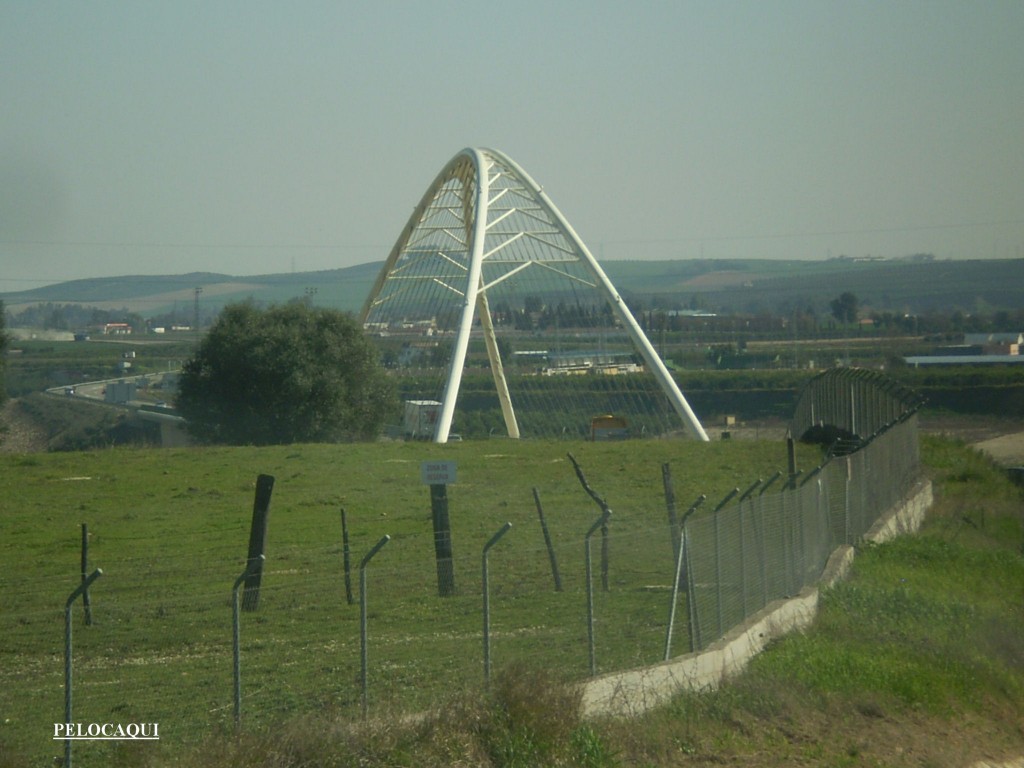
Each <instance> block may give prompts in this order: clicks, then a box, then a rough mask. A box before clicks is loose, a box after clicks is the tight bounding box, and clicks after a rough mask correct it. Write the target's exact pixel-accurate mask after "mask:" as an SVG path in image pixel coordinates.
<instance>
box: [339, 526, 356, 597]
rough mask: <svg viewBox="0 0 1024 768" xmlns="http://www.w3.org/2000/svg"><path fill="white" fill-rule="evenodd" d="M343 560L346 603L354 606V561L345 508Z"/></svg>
mask: <svg viewBox="0 0 1024 768" xmlns="http://www.w3.org/2000/svg"><path fill="white" fill-rule="evenodd" d="M341 558H342V569H343V570H344V571H345V602H347V603H348V604H349V605H352V603H354V602H355V601H354V600H353V599H352V559H351V551H350V549H349V546H348V520H347V519H346V517H345V508H344V507H342V509H341Z"/></svg>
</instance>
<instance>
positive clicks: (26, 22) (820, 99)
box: [0, 0, 1024, 293]
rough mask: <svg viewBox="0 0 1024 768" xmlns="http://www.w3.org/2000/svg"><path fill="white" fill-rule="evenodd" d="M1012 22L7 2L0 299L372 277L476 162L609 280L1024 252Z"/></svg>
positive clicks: (882, 13) (1019, 52) (816, 6)
mask: <svg viewBox="0 0 1024 768" xmlns="http://www.w3.org/2000/svg"><path fill="white" fill-rule="evenodd" d="M1022 32H1024V3H1022V2H1020V0H925V1H924V2H917V1H916V0H883V1H880V2H874V1H873V0H844V1H843V2H829V1H828V0H777V1H775V0H758V1H757V2H737V1H736V0H713V1H711V2H691V1H689V0H668V1H667V2H658V1H656V0H621V1H618V2H612V1H611V0H588V1H587V2H583V0H574V1H571V2H570V1H568V0H543V2H540V1H535V0H516V2H507V3H492V2H482V1H481V0H468V1H466V2H456V1H454V0H431V1H430V2H415V1H414V0H409V1H408V2H397V1H395V0H373V2H367V3H363V2H342V1H339V0H332V1H331V2H312V1H310V2H303V1H302V0H298V1H297V2H294V3H283V2H261V1H260V0H246V1H244V2H241V1H240V2H221V1H219V0H200V1H199V2H192V1H191V0H167V1H166V2H159V1H154V2H136V1H135V0H121V1H116V2H114V1H105V0H96V1H95V2H88V3H82V2H77V0H75V1H71V0H67V1H65V2H49V1H48V0H24V1H23V0H0V293H2V292H7V291H17V290H24V289H28V288H32V287H37V286H39V285H44V284H48V283H53V282H60V281H64V280H72V279H78V278H86V277H104V276H118V275H127V274H171V275H177V274H185V273H189V272H196V271H205V272H220V273H225V274H231V275H239V276H242V275H252V274H270V273H280V272H293V271H298V272H305V271H312V270H325V269H335V268H338V267H345V266H351V265H355V264H362V263H367V262H376V261H383V260H384V259H385V258H386V256H387V254H388V251H389V250H390V248H391V246H392V245H393V244H394V241H395V239H396V238H397V237H398V235H399V233H400V231H401V229H402V227H403V226H404V225H405V223H406V219H407V218H408V217H409V215H410V213H411V212H412V208H413V207H414V206H415V205H416V203H417V202H418V201H419V199H420V197H422V195H423V193H424V192H425V191H426V189H427V187H428V185H429V184H430V183H431V181H432V180H433V179H434V177H435V176H436V174H437V173H438V172H439V171H440V170H441V168H442V167H443V166H444V165H445V164H446V163H447V162H448V160H450V159H451V158H452V157H453V156H454V155H455V154H457V153H458V152H459V151H460V150H462V149H463V148H465V147H490V148H494V149H499V150H501V151H503V152H505V153H506V154H507V155H509V156H510V157H511V158H512V159H513V160H515V161H516V162H517V163H518V164H519V165H520V166H522V167H523V168H524V169H525V170H526V171H527V173H529V174H530V175H531V176H532V177H533V178H534V179H535V180H536V181H537V182H538V183H540V184H541V185H543V186H544V189H545V191H546V192H547V193H548V195H549V196H550V197H551V199H552V200H553V201H554V203H555V204H556V205H557V206H558V208H559V209H560V210H561V211H562V213H563V214H564V215H565V216H566V218H567V219H568V220H569V221H570V222H571V223H572V225H573V227H574V229H575V230H576V232H577V233H578V234H579V235H580V236H581V238H582V239H583V240H584V241H585V242H586V243H587V245H588V247H589V248H590V250H591V252H593V253H594V255H595V256H596V257H597V258H598V260H599V261H600V260H611V259H692V258H706V259H727V258H769V259H777V258H796V259H827V258H830V257H838V256H841V255H846V256H866V255H872V256H887V257H899V256H905V255H908V254H914V253H931V254H934V255H935V257H936V258H940V259H966V258H986V259H988V258H1022V257H1024V44H1022V42H1021V34H1022Z"/></svg>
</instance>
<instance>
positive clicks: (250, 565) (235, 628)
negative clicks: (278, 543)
mask: <svg viewBox="0 0 1024 768" xmlns="http://www.w3.org/2000/svg"><path fill="white" fill-rule="evenodd" d="M263 559H264V558H263V555H259V556H258V557H254V558H253V559H252V560H249V561H247V562H246V564H245V570H244V571H242V573H241V575H240V576H239V577H238V578H237V579H235V583H234V586H232V587H231V628H232V636H231V637H232V640H231V645H232V650H233V652H234V671H235V730H238V728H239V727H240V726H241V724H242V628H241V622H240V620H239V616H238V590H239V589H240V588H241V586H242V582H243V581H245V580H246V579H248V578H249V577H250V576H251V575H252V574H253V573H254V572H255V571H256V569H257V568H262V566H263Z"/></svg>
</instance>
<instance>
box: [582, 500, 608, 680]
mask: <svg viewBox="0 0 1024 768" xmlns="http://www.w3.org/2000/svg"><path fill="white" fill-rule="evenodd" d="M611 514H612V511H611V510H610V509H606V510H605V511H604V512H603V513H602V514H601V516H600V517H599V518H597V520H596V521H595V522H594V524H593V525H592V526H590V530H588V531H587V535H586V536H585V537H584V539H583V550H584V554H585V556H586V563H587V644H588V647H589V650H590V674H591V676H592V677H593V676H594V675H596V674H597V656H596V655H595V652H594V571H593V566H592V565H591V563H590V538H591V537H592V536H593V535H594V534H595V533H596V532H597V529H598V528H601V527H603V526H604V525H605V524H607V522H608V518H609V517H611Z"/></svg>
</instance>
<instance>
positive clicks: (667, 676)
mask: <svg viewBox="0 0 1024 768" xmlns="http://www.w3.org/2000/svg"><path fill="white" fill-rule="evenodd" d="M931 505H932V486H931V482H930V481H926V480H923V481H921V482H919V483H918V485H917V486H915V487H914V488H913V489H912V491H911V492H910V493H909V494H908V497H907V499H906V500H905V501H904V502H903V503H901V504H899V505H897V506H896V507H894V508H893V509H891V510H890V511H889V512H888V513H886V514H884V515H882V517H881V518H879V520H878V522H877V523H875V525H874V526H873V527H872V528H871V530H870V531H869V532H868V533H867V535H866V536H865V539H866V540H868V541H873V542H876V543H878V542H882V541H887V540H889V539H892V538H894V537H896V536H899V535H901V534H904V533H912V532H914V531H916V530H917V529H918V528H920V526H921V522H922V521H923V520H924V517H925V514H926V513H927V511H928V509H929V508H930V507H931ZM853 558H854V549H853V547H850V546H845V545H844V546H842V547H840V548H839V549H837V550H836V551H835V552H833V553H832V556H831V557H830V558H829V561H828V563H827V564H826V566H825V571H824V573H823V574H822V578H821V580H820V581H819V583H818V586H816V587H806V588H804V589H803V590H801V592H800V593H799V594H798V595H797V596H796V597H793V598H790V599H788V600H777V601H776V602H774V603H771V604H769V605H768V606H767V607H765V608H764V609H763V610H761V611H759V612H757V613H756V614H754V615H753V616H751V617H750V618H749V619H747V621H745V622H744V623H743V624H741V625H739V626H738V627H735V628H734V629H732V630H730V631H729V632H728V633H727V634H726V635H725V636H724V637H722V638H721V639H720V640H718V641H716V642H715V643H713V644H712V645H710V646H709V647H708V648H707V649H706V650H704V651H702V652H700V653H691V654H687V655H685V656H679V657H677V658H675V659H672V660H671V661H667V662H664V663H662V664H657V665H655V666H652V667H644V668H642V669H634V670H629V671H627V672H616V673H611V674H607V675H602V676H600V677H596V678H594V679H592V680H589V681H588V682H586V683H584V684H583V691H582V693H583V698H582V707H583V715H584V717H601V716H623V715H636V714H640V713H642V712H644V711H646V710H648V709H652V708H654V707H657V706H659V705H662V704H665V703H667V702H668V701H669V700H671V699H672V697H673V696H675V695H676V694H678V693H680V692H681V691H686V690H688V691H699V690H705V689H713V688H717V687H718V686H719V685H720V684H721V683H722V681H723V680H726V679H727V678H728V677H729V676H731V675H735V674H738V673H739V672H740V671H741V670H742V669H743V668H744V667H745V666H746V665H747V663H748V662H749V661H750V660H751V659H752V658H754V656H756V655H757V654H758V653H760V652H761V651H762V650H764V647H765V646H766V645H767V644H768V643H769V642H770V641H771V640H773V639H775V638H777V637H781V636H782V635H785V634H787V633H789V632H794V631H799V630H801V629H804V628H806V627H808V626H810V624H811V623H812V622H813V621H814V618H815V616H816V615H817V612H818V595H819V593H820V590H821V589H822V588H827V587H829V586H831V585H833V584H835V583H836V582H838V581H840V580H842V579H844V578H846V575H847V573H848V572H849V569H850V565H851V564H852V563H853Z"/></svg>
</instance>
